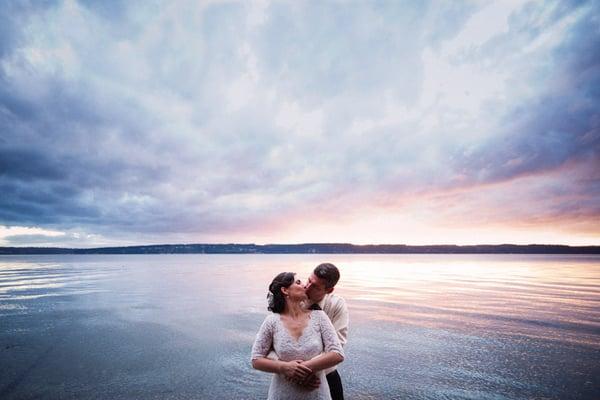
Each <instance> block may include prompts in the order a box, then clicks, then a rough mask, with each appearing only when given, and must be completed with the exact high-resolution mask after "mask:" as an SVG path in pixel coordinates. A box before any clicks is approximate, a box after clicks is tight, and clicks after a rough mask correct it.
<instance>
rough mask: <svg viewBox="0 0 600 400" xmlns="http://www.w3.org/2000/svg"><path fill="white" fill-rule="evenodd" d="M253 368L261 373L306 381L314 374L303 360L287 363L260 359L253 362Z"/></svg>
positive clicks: (264, 358)
mask: <svg viewBox="0 0 600 400" xmlns="http://www.w3.org/2000/svg"><path fill="white" fill-rule="evenodd" d="M252 367H253V368H254V369H258V370H260V371H264V372H272V373H274V374H283V375H285V376H287V377H288V378H296V379H304V378H306V377H307V376H308V375H310V374H311V373H312V370H311V369H310V368H309V367H308V366H306V364H302V360H294V361H287V362H286V361H279V360H270V359H268V358H266V357H260V358H255V359H253V360H252Z"/></svg>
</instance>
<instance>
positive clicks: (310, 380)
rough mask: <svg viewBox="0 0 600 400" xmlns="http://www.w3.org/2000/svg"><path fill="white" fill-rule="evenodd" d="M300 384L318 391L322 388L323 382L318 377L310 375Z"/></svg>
mask: <svg viewBox="0 0 600 400" xmlns="http://www.w3.org/2000/svg"><path fill="white" fill-rule="evenodd" d="M298 384H299V385H301V386H304V387H306V388H308V389H318V388H319V386H321V380H320V379H319V378H318V377H317V375H315V374H310V375H308V376H307V377H306V378H305V379H304V380H302V381H300V382H298Z"/></svg>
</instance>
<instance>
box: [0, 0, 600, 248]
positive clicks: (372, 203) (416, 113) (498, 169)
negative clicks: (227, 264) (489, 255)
mask: <svg viewBox="0 0 600 400" xmlns="http://www.w3.org/2000/svg"><path fill="white" fill-rule="evenodd" d="M599 49H600V2H599V1H498V2H491V1H473V2H471V1H464V2H463V1H453V0H448V1H442V0H435V1H431V2H427V1H421V0H418V1H417V0H415V1H389V2H388V1H333V0H327V1H272V2H271V1H256V2H250V1H239V2H238V1H147V0H143V1H129V0H127V1H107V0H100V1H89V0H85V1H84V0H79V1H75V0H65V1H7V2H3V5H2V7H1V8H0V245H4V246H26V245H34V246H75V247H88V246H100V245H127V244H150V243H197V242H211V243H215V242H244V243H251V242H253V243H298V242H352V243H357V244H358V243H407V244H443V243H456V244H477V243H491V244H494V243H521V244H523V243H564V244H572V245H582V244H595V245H600V50H599Z"/></svg>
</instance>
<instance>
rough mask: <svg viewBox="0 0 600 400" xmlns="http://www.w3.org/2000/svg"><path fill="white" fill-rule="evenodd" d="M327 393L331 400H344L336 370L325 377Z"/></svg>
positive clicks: (340, 381)
mask: <svg viewBox="0 0 600 400" xmlns="http://www.w3.org/2000/svg"><path fill="white" fill-rule="evenodd" d="M326 378H327V384H329V391H330V392H331V399H332V400H344V389H343V388H342V379H341V378H340V374H338V372H337V370H335V371H333V372H331V373H329V374H327V375H326Z"/></svg>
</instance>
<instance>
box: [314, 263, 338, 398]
mask: <svg viewBox="0 0 600 400" xmlns="http://www.w3.org/2000/svg"><path fill="white" fill-rule="evenodd" d="M339 279H340V271H339V270H338V269H337V267H336V266H335V265H333V264H330V263H323V264H319V265H318V266H317V267H316V268H315V269H314V271H313V273H312V274H311V275H310V277H309V278H308V281H307V282H306V285H305V287H304V288H305V289H306V295H307V296H308V300H309V301H310V302H311V303H312V306H311V308H312V309H313V310H323V311H324V312H325V314H327V316H328V317H329V319H330V320H331V323H332V324H333V327H334V328H335V331H336V332H337V335H338V338H339V339H340V343H341V344H342V346H344V345H345V344H346V342H347V341H348V307H347V306H346V302H345V301H344V299H343V298H342V297H339V296H337V295H335V294H333V293H332V292H333V288H334V287H335V285H336V283H337V282H338V280H339ZM325 374H326V377H327V383H328V384H329V390H330V392H331V398H332V400H343V399H344V391H343V388H342V380H341V378H340V374H339V373H338V372H337V370H336V368H335V367H333V368H332V369H329V370H326V371H325Z"/></svg>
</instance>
